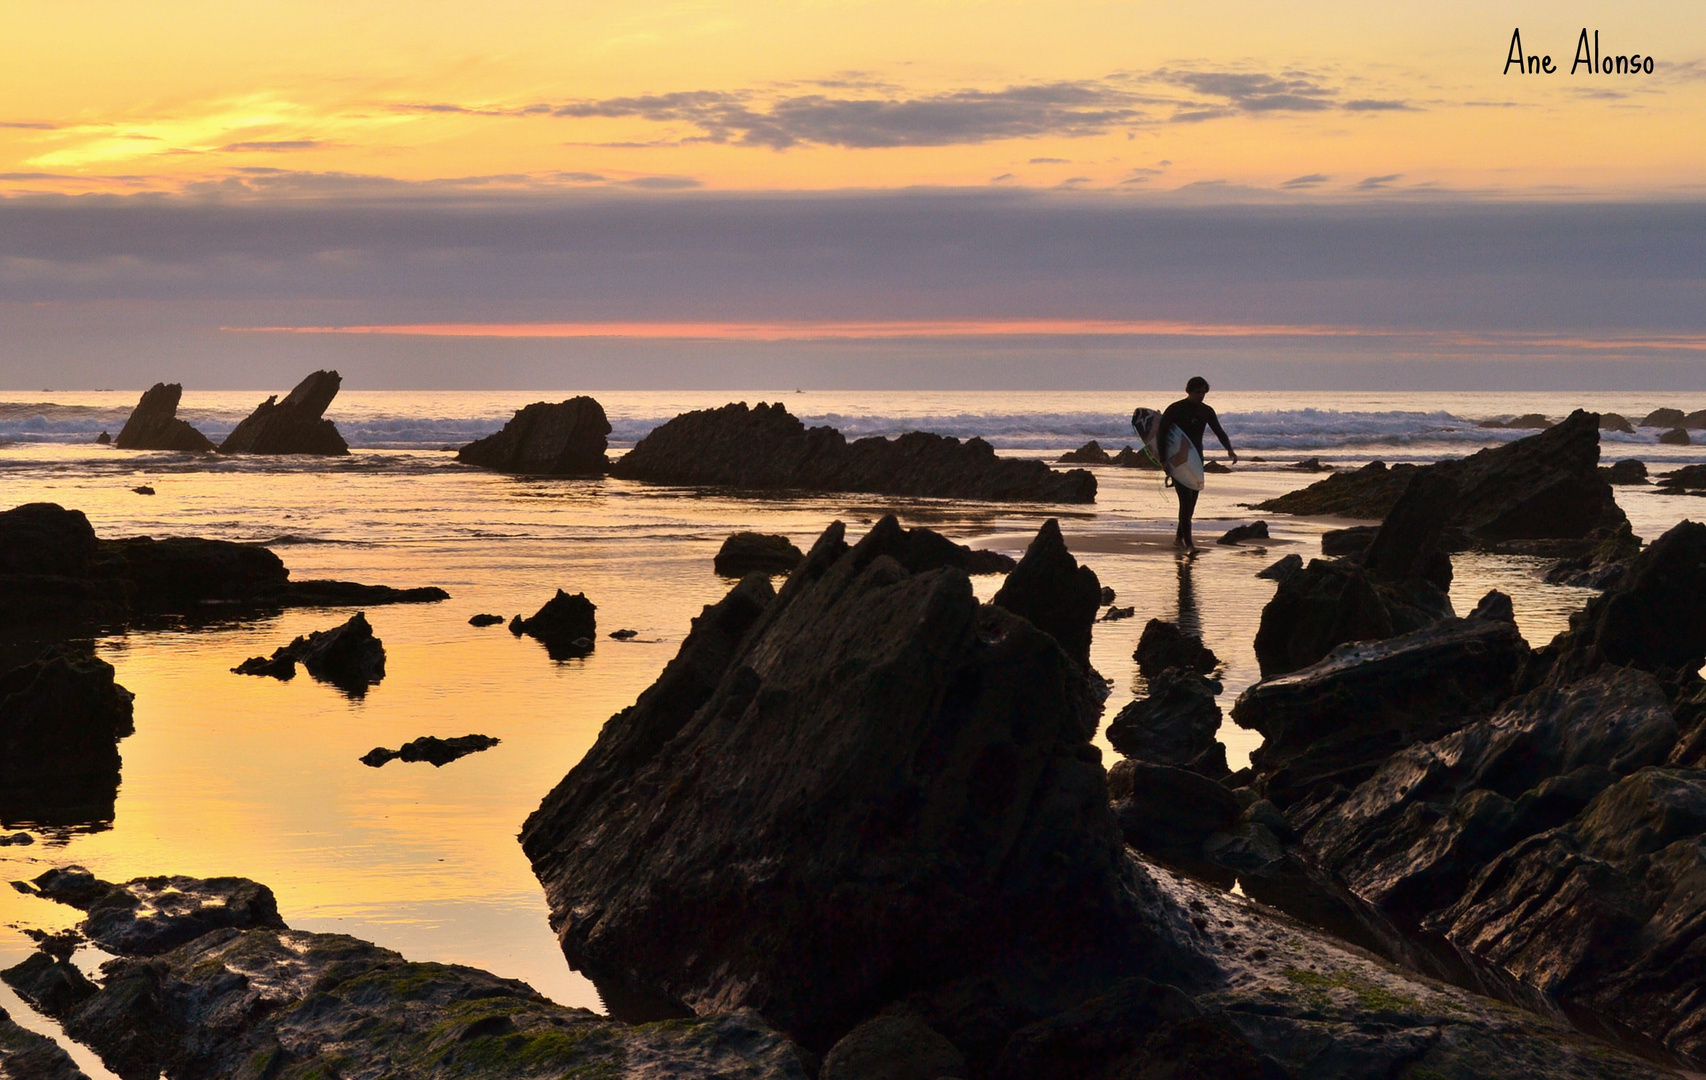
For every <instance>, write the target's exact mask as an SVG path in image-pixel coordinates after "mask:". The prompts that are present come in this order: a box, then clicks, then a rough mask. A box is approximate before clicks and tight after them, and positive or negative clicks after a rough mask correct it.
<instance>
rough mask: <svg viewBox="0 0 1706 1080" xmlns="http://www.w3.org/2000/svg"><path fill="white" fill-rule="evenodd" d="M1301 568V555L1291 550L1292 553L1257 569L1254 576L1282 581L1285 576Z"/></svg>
mask: <svg viewBox="0 0 1706 1080" xmlns="http://www.w3.org/2000/svg"><path fill="white" fill-rule="evenodd" d="M1302 569H1303V556H1301V555H1298V554H1296V553H1295V552H1293V553H1292V554H1290V555H1286V556H1283V557H1281V558H1280V559H1278V560H1276V561H1275V562H1273V563H1271V564H1269V565H1268V566H1266V567H1264V568H1263V569H1261V570H1259V571H1257V572H1256V576H1257V577H1259V578H1267V579H1268V580H1269V581H1284V580H1285V579H1286V578H1288V577H1290V576H1291V575H1293V574H1295V573H1297V572H1298V571H1299V570H1302Z"/></svg>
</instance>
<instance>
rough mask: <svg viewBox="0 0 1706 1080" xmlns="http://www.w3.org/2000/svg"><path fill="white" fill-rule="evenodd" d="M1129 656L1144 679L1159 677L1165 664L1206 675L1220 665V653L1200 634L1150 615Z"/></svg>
mask: <svg viewBox="0 0 1706 1080" xmlns="http://www.w3.org/2000/svg"><path fill="white" fill-rule="evenodd" d="M1131 658H1132V659H1133V660H1136V661H1137V669H1138V670H1139V671H1140V672H1142V673H1143V677H1144V678H1145V679H1157V678H1160V676H1161V673H1162V672H1163V671H1166V670H1167V669H1168V668H1178V669H1180V670H1181V671H1195V672H1197V673H1199V674H1202V675H1207V674H1209V673H1210V672H1212V671H1213V670H1214V669H1215V668H1217V667H1219V666H1220V657H1218V656H1216V655H1214V652H1213V651H1212V650H1211V649H1209V648H1208V647H1207V646H1205V645H1203V643H1202V639H1201V638H1200V637H1197V636H1196V635H1195V634H1190V633H1186V632H1185V631H1184V630H1181V629H1180V628H1179V625H1178V624H1177V623H1170V622H1167V621H1165V620H1163V619H1150V620H1149V622H1147V623H1145V624H1144V627H1143V633H1142V634H1140V635H1139V636H1138V639H1137V648H1136V650H1134V651H1133V652H1132V654H1131Z"/></svg>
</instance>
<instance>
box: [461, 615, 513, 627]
mask: <svg viewBox="0 0 1706 1080" xmlns="http://www.w3.org/2000/svg"><path fill="white" fill-rule="evenodd" d="M503 621H504V617H503V616H502V615H485V614H481V615H475V616H474V617H472V618H470V619H469V620H468V625H469V626H496V625H498V624H499V623H501V622H503Z"/></svg>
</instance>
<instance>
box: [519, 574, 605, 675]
mask: <svg viewBox="0 0 1706 1080" xmlns="http://www.w3.org/2000/svg"><path fill="white" fill-rule="evenodd" d="M597 611H598V605H597V604H594V603H593V602H592V601H591V600H588V599H587V598H586V594H585V593H575V594H574V595H573V596H570V595H569V594H568V593H566V592H564V591H563V590H561V589H558V590H557V595H556V596H553V597H552V598H551V599H549V600H547V601H545V604H544V606H543V607H541V608H540V609H539V610H538V611H535V612H534V613H533V615H532V616H531V617H530V618H526V619H524V618H522V617H521V616H520V615H517V616H516V617H515V618H514V619H511V620H510V624H509V632H510V633H512V634H514V635H515V636H517V637H520V636H521V635H523V634H526V635H527V636H528V637H530V638H533V639H534V640H535V641H537V642H539V643H540V644H541V645H543V646H545V652H546V653H547V654H548V655H549V656H550V657H551V659H553V660H567V659H572V658H574V657H577V656H585V655H586V654H587V653H589V652H591V651H592V648H593V639H594V638H595V637H597V636H598V618H597V615H596V612H597Z"/></svg>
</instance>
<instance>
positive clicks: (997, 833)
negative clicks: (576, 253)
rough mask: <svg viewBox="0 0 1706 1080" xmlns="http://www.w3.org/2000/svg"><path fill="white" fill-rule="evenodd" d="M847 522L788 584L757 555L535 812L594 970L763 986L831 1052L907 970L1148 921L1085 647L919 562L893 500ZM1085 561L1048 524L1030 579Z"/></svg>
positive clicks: (659, 981)
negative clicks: (874, 518) (859, 535)
mask: <svg viewBox="0 0 1706 1080" xmlns="http://www.w3.org/2000/svg"><path fill="white" fill-rule="evenodd" d="M842 535H843V531H842V526H841V525H840V524H839V523H836V524H835V525H833V526H831V528H830V529H829V530H828V531H827V532H826V533H825V534H824V535H823V536H822V537H821V538H820V539H819V540H818V542H817V544H816V545H815V546H814V547H813V549H812V551H811V553H809V554H808V555H807V557H806V561H805V562H804V563H803V564H802V565H801V566H800V567H799V569H797V570H795V572H794V574H793V575H792V576H791V577H790V578H789V579H788V582H787V584H786V585H785V586H784V588H783V589H782V591H781V593H780V594H779V595H777V596H775V597H774V598H771V596H770V593H769V588H768V585H767V583H765V582H764V580H763V579H762V578H757V577H749V578H747V579H745V580H743V581H742V582H741V584H740V585H739V586H737V587H736V588H735V589H734V590H733V591H732V592H731V593H730V594H729V595H728V596H727V597H725V599H724V600H723V601H722V602H721V603H719V604H717V605H715V606H713V607H711V608H708V609H706V612H705V613H704V614H703V615H702V616H701V617H700V618H699V620H698V621H697V622H696V624H695V626H694V629H693V631H692V632H691V633H690V634H689V635H688V638H687V640H686V641H685V642H684V643H683V645H682V649H681V652H680V654H679V655H678V656H677V657H676V659H675V660H674V661H673V662H672V663H671V664H670V665H669V667H668V668H666V669H665V671H664V673H663V675H662V676H661V677H660V678H659V680H658V682H657V683H656V684H655V685H654V686H653V687H652V688H651V689H649V690H647V691H646V692H645V693H644V694H643V695H642V696H641V698H640V700H639V701H638V702H637V703H636V704H635V705H634V706H633V707H632V708H630V709H628V710H625V711H624V712H622V713H620V714H618V715H617V716H616V717H615V718H614V719H613V720H612V721H611V722H610V723H609V724H607V725H606V727H605V729H604V731H603V732H602V733H601V734H600V737H599V740H598V742H597V744H596V745H595V746H594V747H593V748H592V750H591V751H589V752H588V754H587V755H586V757H585V758H584V759H583V760H582V762H581V763H580V764H579V765H577V766H575V768H574V769H573V770H572V771H571V772H570V774H569V775H568V776H567V777H566V778H565V779H564V781H563V782H562V783H561V784H560V785H559V786H558V788H557V789H556V790H555V791H554V792H552V793H551V794H550V795H549V796H548V797H547V798H546V800H545V802H544V803H543V804H542V805H541V807H540V809H539V810H538V811H537V812H535V813H534V814H533V816H531V817H530V818H529V819H528V821H527V823H526V825H525V826H524V827H523V831H522V845H523V848H524V850H525V851H526V852H527V854H528V857H529V858H530V859H531V860H532V861H533V867H534V872H535V873H536V874H537V875H538V876H539V878H540V881H541V882H542V883H543V884H544V886H545V889H546V895H547V898H548V900H549V902H550V907H551V911H552V925H553V926H554V927H555V928H556V930H557V933H558V937H559V940H560V941H561V942H562V944H563V948H564V952H565V954H566V955H567V956H568V957H569V959H570V962H571V963H573V964H574V965H575V966H576V967H578V968H580V969H582V970H585V971H588V972H589V973H590V974H592V975H593V976H594V977H595V978H596V979H598V980H599V981H600V982H601V984H602V983H607V982H608V983H615V984H618V985H622V986H626V987H627V988H628V989H629V990H630V991H633V992H640V993H645V994H648V995H651V996H655V997H660V998H664V999H670V1000H675V1001H679V1002H683V1003H685V1004H687V1005H689V1006H693V1007H696V1008H701V1009H703V1008H710V1007H717V1008H730V1007H735V1006H738V1005H740V1004H742V1003H743V1002H763V1008H764V1012H765V1015H766V1017H768V1018H769V1019H771V1020H773V1021H775V1022H777V1023H779V1024H780V1025H781V1026H782V1027H783V1028H784V1029H785V1030H788V1031H790V1032H793V1033H796V1034H797V1035H798V1036H800V1037H802V1038H804V1039H805V1040H806V1041H807V1042H808V1044H810V1045H815V1046H819V1047H825V1048H827V1047H828V1046H829V1045H831V1044H832V1043H833V1042H834V1041H835V1040H836V1039H837V1038H838V1037H839V1036H840V1035H841V1034H842V1033H844V1032H846V1031H847V1030H848V1029H850V1028H851V1027H852V1026H853V1025H854V1024H855V1023H857V1022H858V1021H859V1020H861V1019H863V1018H865V1017H867V1016H869V1015H871V1014H873V1013H875V1012H876V1011H878V1010H879V1008H880V1007H881V1006H882V1005H883V1004H884V1003H885V1002H887V1001H889V1000H892V999H894V998H895V997H898V996H900V995H903V994H905V993H906V992H908V991H909V990H912V989H919V988H924V987H928V986H931V985H935V984H939V983H942V982H945V981H947V980H951V979H953V978H955V977H957V976H960V975H963V974H966V973H967V972H968V971H978V970H988V969H991V968H994V967H999V966H1001V965H1003V964H1005V963H1008V962H1010V961H1013V960H1014V958H1017V957H1024V956H1030V957H1033V958H1036V957H1044V956H1046V957H1048V958H1050V959H1049V960H1048V961H1046V962H1047V963H1055V962H1060V963H1065V962H1067V958H1068V957H1072V956H1100V955H1103V954H1105V952H1106V950H1107V949H1108V948H1109V947H1111V946H1113V945H1114V943H1115V942H1117V941H1119V940H1121V939H1122V937H1123V934H1124V933H1125V930H1123V929H1122V927H1124V926H1125V925H1126V924H1125V922H1124V920H1123V919H1122V918H1121V917H1120V915H1119V912H1120V911H1121V910H1122V906H1121V905H1122V904H1124V903H1125V901H1124V900H1122V899H1121V897H1122V896H1124V895H1126V894H1125V893H1124V891H1123V890H1124V886H1122V885H1120V884H1118V882H1119V881H1120V880H1121V873H1122V872H1121V871H1120V869H1119V865H1120V864H1119V850H1120V843H1119V836H1118V832H1117V829H1116V827H1115V825H1114V822H1113V819H1112V817H1111V815H1110V813H1109V811H1108V808H1107V806H1108V803H1107V790H1106V788H1105V786H1104V781H1103V772H1102V769H1101V767H1100V765H1099V764H1098V763H1097V760H1098V758H1099V755H1098V753H1097V752H1096V751H1095V750H1094V749H1093V748H1092V747H1091V746H1090V745H1089V739H1090V736H1091V734H1092V733H1093V732H1094V730H1095V726H1096V713H1097V710H1098V708H1099V706H1098V705H1096V704H1095V702H1096V700H1097V695H1095V694H1093V693H1092V689H1091V687H1090V685H1089V681H1088V680H1087V679H1086V678H1085V675H1084V672H1083V670H1082V668H1081V667H1080V666H1079V665H1078V664H1077V663H1076V662H1074V661H1073V660H1072V658H1071V657H1069V656H1068V655H1067V653H1066V652H1065V651H1063V649H1062V648H1061V646H1060V644H1059V642H1058V641H1057V640H1056V639H1055V638H1054V637H1053V636H1051V635H1049V634H1045V633H1043V632H1041V631H1040V630H1038V629H1037V628H1036V627H1034V626H1033V625H1032V624H1031V623H1030V622H1028V621H1026V620H1025V619H1023V618H1020V617H1019V616H1017V615H1014V614H1011V613H1009V611H1007V610H1004V609H1003V608H1000V607H997V606H994V605H980V604H979V603H978V602H977V599H976V597H975V596H974V595H973V593H972V590H971V583H970V581H969V580H968V579H967V577H966V576H965V574H964V572H963V571H961V570H958V569H955V568H952V567H948V568H943V569H938V570H930V571H926V572H923V573H910V572H908V571H907V570H906V568H905V567H904V566H903V565H902V564H901V563H900V562H899V561H898V560H897V559H896V558H895V557H894V556H893V555H891V554H890V550H891V549H896V548H904V546H905V544H904V540H905V536H904V534H903V533H902V530H900V528H899V526H898V524H896V523H895V522H894V521H893V519H892V518H885V519H884V520H883V521H882V522H880V523H879V524H878V526H877V527H875V528H873V529H872V530H871V531H870V533H868V534H867V535H866V536H865V537H864V538H863V539H862V540H861V541H860V542H859V544H858V545H857V546H855V547H853V548H851V549H849V548H848V547H847V546H846V544H845V543H844V541H843V540H842ZM1064 555H1065V552H1064V546H1063V545H1061V544H1060V542H1059V538H1058V530H1057V529H1052V528H1050V527H1046V526H1045V529H1044V531H1043V532H1042V533H1040V534H1039V541H1038V542H1037V543H1036V544H1033V546H1032V550H1031V552H1030V553H1028V554H1027V556H1026V560H1025V561H1022V562H1021V563H1020V566H1019V568H1018V569H1016V570H1015V571H1014V574H1015V575H1026V577H1027V578H1030V577H1032V575H1035V578H1034V580H1037V581H1039V582H1040V581H1041V580H1042V579H1043V578H1044V576H1045V575H1044V574H1043V573H1041V571H1044V570H1047V571H1049V573H1048V574H1047V575H1046V576H1047V577H1048V578H1051V579H1053V580H1056V581H1059V582H1060V584H1061V586H1062V587H1065V588H1071V589H1076V587H1077V585H1078V583H1079V581H1080V580H1081V579H1083V578H1085V577H1086V575H1083V574H1081V573H1079V571H1078V568H1077V567H1076V566H1075V564H1072V563H1071V560H1070V556H1065V558H1064V559H1062V558H1061V556H1064ZM1059 571H1064V574H1062V573H1059ZM1023 580H1024V579H1021V582H1023ZM1009 583H1010V584H1012V581H1011V579H1010V582H1009ZM1015 591H1019V590H1015ZM1087 592H1088V598H1089V608H1088V610H1087V611H1086V612H1085V613H1084V615H1083V620H1084V623H1085V625H1086V626H1087V624H1088V620H1089V619H1090V618H1091V617H1093V614H1094V610H1095V606H1096V605H1095V601H1096V600H1097V599H1098V596H1099V592H1100V589H1099V587H1098V586H1096V585H1095V584H1094V581H1093V579H1090V580H1089V588H1088V590H1087ZM1016 606H1021V605H1016ZM666 791H667V792H668V793H669V794H668V795H667V796H665V795H664V794H663V793H664V792H666ZM593 836H598V837H600V839H599V841H598V843H596V844H592V843H588V842H587V839H588V838H590V837H593ZM642 837H643V838H644V839H641V838H642ZM1045 928H1046V935H1045V936H1046V938H1047V941H1046V943H1044V942H1042V941H1039V940H1038V938H1037V934H1038V932H1040V931H1044V930H1045ZM1157 948H1160V946H1157ZM956 1045H958V1042H957V1041H956Z"/></svg>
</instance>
